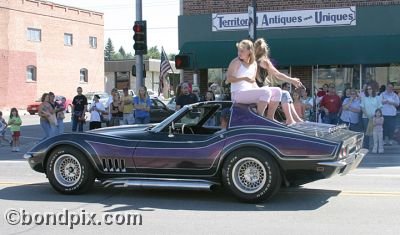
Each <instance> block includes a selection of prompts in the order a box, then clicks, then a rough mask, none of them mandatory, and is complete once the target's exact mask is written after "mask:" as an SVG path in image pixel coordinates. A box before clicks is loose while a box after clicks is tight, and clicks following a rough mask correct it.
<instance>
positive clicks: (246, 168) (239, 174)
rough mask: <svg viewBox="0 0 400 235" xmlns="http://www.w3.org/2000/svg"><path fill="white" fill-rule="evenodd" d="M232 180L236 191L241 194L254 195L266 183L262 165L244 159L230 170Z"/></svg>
mask: <svg viewBox="0 0 400 235" xmlns="http://www.w3.org/2000/svg"><path fill="white" fill-rule="evenodd" d="M232 180H233V183H234V185H235V186H236V188H237V189H238V190H240V191H241V192H243V193H255V192H257V191H258V190H260V189H261V188H262V187H263V186H264V185H265V182H266V181H267V172H266V169H265V167H264V165H263V164H262V163H261V162H260V161H259V160H257V159H255V158H251V157H246V158H243V159H240V160H239V161H238V162H237V163H236V164H235V165H234V167H233V169H232Z"/></svg>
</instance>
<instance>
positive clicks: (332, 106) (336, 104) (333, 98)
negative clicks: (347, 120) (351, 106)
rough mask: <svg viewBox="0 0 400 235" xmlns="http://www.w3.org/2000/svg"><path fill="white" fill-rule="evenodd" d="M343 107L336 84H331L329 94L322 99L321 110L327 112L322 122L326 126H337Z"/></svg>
mask: <svg viewBox="0 0 400 235" xmlns="http://www.w3.org/2000/svg"><path fill="white" fill-rule="evenodd" d="M341 107H342V102H341V100H340V97H339V96H338V95H337V94H336V88H335V84H333V83H331V84H329V90H328V93H327V94H326V95H325V96H324V97H323V98H322V100H321V103H320V109H321V110H323V111H324V112H325V116H324V118H323V119H322V121H323V122H324V123H326V124H333V125H336V124H338V122H339V111H340V108H341Z"/></svg>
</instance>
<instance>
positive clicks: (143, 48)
mask: <svg viewBox="0 0 400 235" xmlns="http://www.w3.org/2000/svg"><path fill="white" fill-rule="evenodd" d="M133 32H134V35H133V40H134V41H135V42H134V44H133V49H135V55H146V54H147V30H146V21H145V20H140V21H135V25H134V26H133Z"/></svg>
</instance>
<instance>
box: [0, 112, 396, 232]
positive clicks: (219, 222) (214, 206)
mask: <svg viewBox="0 0 400 235" xmlns="http://www.w3.org/2000/svg"><path fill="white" fill-rule="evenodd" d="M67 120H68V117H67ZM23 122H24V126H23V129H22V136H23V137H22V150H23V151H22V152H20V153H12V152H11V148H10V147H9V146H6V145H4V146H1V147H0V212H1V213H2V214H3V215H2V216H1V218H2V219H1V222H0V231H1V232H0V233H1V234H20V233H22V234H25V233H26V234H38V233H40V234H56V233H57V234H65V233H71V232H74V233H77V234H94V233H98V232H99V231H101V233H108V232H112V233H114V234H221V233H228V234H249V233H250V234H321V233H323V234H399V231H400V223H399V221H400V147H399V146H392V147H387V148H386V149H385V151H386V153H385V154H383V155H377V154H370V153H369V154H368V155H367V156H366V157H365V159H364V160H363V162H362V163H361V165H360V167H359V168H358V169H356V170H355V171H353V172H352V173H350V174H348V175H346V176H343V177H334V178H331V179H327V180H321V181H317V182H313V183H309V184H306V185H304V186H302V187H295V188H282V189H281V190H280V192H279V193H278V194H277V195H276V196H275V197H274V198H273V199H272V200H270V201H268V202H264V203H259V204H245V203H240V202H238V201H236V200H235V199H234V198H233V197H231V196H230V195H229V194H227V193H225V192H224V191H223V190H217V191H214V192H203V191H175V190H140V189H115V188H114V189H109V188H103V187H101V186H100V185H96V187H95V188H94V189H93V190H92V191H90V192H88V193H87V194H83V195H75V196H66V195H61V194H59V193H57V192H55V191H54V190H53V189H52V187H51V186H50V185H49V183H48V181H47V179H46V177H45V176H44V175H43V174H40V173H36V172H34V171H32V170H31V169H30V167H29V166H28V164H27V163H26V162H25V160H24V159H23V158H22V155H23V152H24V151H26V150H28V149H29V148H30V147H31V146H32V145H33V144H34V143H35V142H36V141H38V140H40V138H42V136H43V135H42V133H41V129H40V126H38V118H37V116H24V117H23ZM66 130H67V131H69V130H70V124H67V127H66ZM10 209H15V210H17V211H21V210H25V211H26V213H30V214H35V213H41V214H43V213H49V212H52V213H61V212H62V211H63V209H67V210H68V211H69V212H70V213H80V212H82V210H84V211H85V212H89V213H96V214H97V215H99V216H100V215H104V214H107V213H127V212H129V213H135V214H140V216H141V219H142V221H141V222H142V223H141V225H138V224H136V225H117V224H113V225H104V224H102V225H93V224H90V225H82V224H80V225H76V226H74V227H73V228H72V229H71V228H70V227H71V226H68V225H63V224H58V225H52V224H51V225H45V224H38V223H36V224H30V225H22V224H18V225H9V224H8V222H7V221H6V217H5V215H6V214H7V213H8V212H9V211H10ZM39 222H40V221H39Z"/></svg>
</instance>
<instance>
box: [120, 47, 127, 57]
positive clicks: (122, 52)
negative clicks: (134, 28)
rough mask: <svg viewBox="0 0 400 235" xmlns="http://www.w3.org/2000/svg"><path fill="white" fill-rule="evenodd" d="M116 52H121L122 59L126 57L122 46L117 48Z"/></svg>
mask: <svg viewBox="0 0 400 235" xmlns="http://www.w3.org/2000/svg"><path fill="white" fill-rule="evenodd" d="M118 53H120V54H121V56H122V58H124V59H125V58H126V53H125V50H124V48H123V47H122V46H121V47H120V48H119V50H118Z"/></svg>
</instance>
